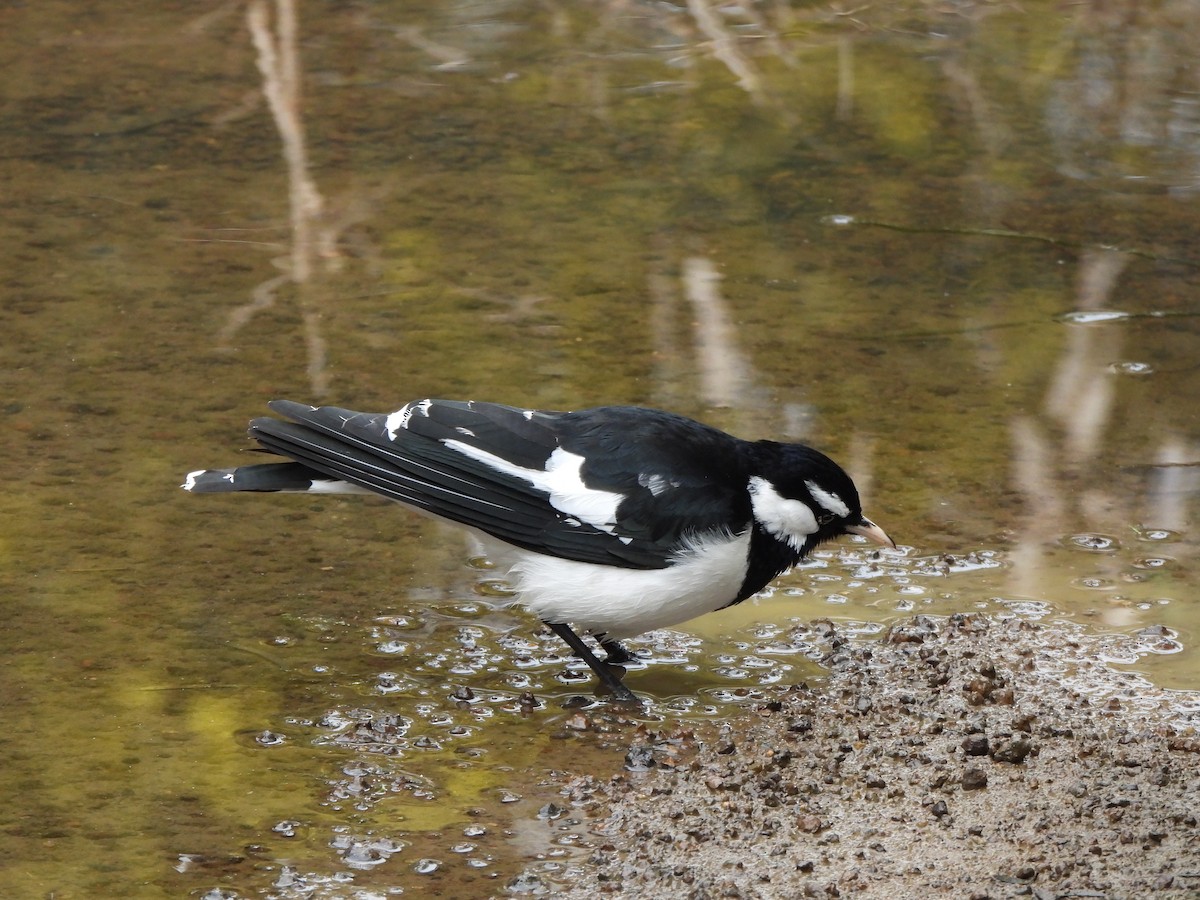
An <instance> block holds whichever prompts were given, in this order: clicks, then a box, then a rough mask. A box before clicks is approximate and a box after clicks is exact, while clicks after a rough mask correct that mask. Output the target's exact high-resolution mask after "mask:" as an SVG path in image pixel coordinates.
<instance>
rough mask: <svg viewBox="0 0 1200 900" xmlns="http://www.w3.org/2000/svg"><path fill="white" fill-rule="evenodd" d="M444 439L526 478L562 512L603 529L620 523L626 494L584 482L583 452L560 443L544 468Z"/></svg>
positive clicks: (507, 472) (499, 469)
mask: <svg viewBox="0 0 1200 900" xmlns="http://www.w3.org/2000/svg"><path fill="white" fill-rule="evenodd" d="M442 443H443V444H445V445H446V446H447V447H449V448H450V449H452V450H457V451H458V452H459V453H461V454H463V455H464V456H469V457H471V458H472V459H476V460H479V462H481V463H484V464H485V465H488V466H491V467H492V468H493V469H495V470H496V471H497V472H503V473H504V474H505V475H513V476H515V477H517V478H523V479H525V480H526V481H528V482H529V483H530V484H532V485H533V486H534V487H535V488H537V489H538V490H540V491H545V492H546V493H547V494H549V495H550V498H549V499H550V505H551V506H553V507H554V508H555V509H557V510H558V511H559V512H561V513H565V514H567V515H568V516H572V517H574V518H576V519H579V520H580V521H582V522H586V523H587V524H589V525H591V526H593V527H594V528H599V529H600V530H601V531H607V532H608V533H609V534H612V533H613V529H614V528H615V527H616V524H617V507H618V506H619V505H620V503H621V501H622V500H624V499H625V495H624V494H618V493H615V492H613V491H598V490H596V489H595V488H590V487H588V486H587V485H586V484H584V483H583V477H582V476H581V475H580V472H579V470H580V467H582V466H583V461H584V460H583V457H582V456H579V455H578V454H576V453H569V452H567V451H566V450H564V449H563V448H562V447H559V448H558V449H556V450H555V451H554V452H553V453H551V454H550V458H549V459H548V460H546V468H545V470H544V471H543V470H541V469H527V468H525V467H524V466H518V465H516V464H514V463H511V462H509V461H508V460H506V459H504V458H502V457H499V456H497V455H496V454H494V453H488V452H487V451H486V450H480V449H479V448H478V447H472V446H471V445H470V444H465V443H463V442H462V441H454V440H444V441H442Z"/></svg>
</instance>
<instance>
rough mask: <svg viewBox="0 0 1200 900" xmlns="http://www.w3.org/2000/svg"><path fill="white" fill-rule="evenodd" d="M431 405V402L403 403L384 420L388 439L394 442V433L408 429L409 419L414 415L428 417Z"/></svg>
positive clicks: (415, 401)
mask: <svg viewBox="0 0 1200 900" xmlns="http://www.w3.org/2000/svg"><path fill="white" fill-rule="evenodd" d="M432 405H433V401H432V400H414V401H413V402H412V403H405V404H404V405H403V406H402V407H400V408H399V409H398V410H396V411H395V412H394V413H392V414H391V415H389V416H388V417H387V419H386V420H385V422H384V425H385V426H386V427H387V433H388V437H389V438H391V439H392V440H393V441H394V440H395V439H396V432H397V431H399V430H400V429H401V428H407V427H408V420H409V419H411V418H412V417H413V416H414V415H420V416H428V415H429V407H431V406H432Z"/></svg>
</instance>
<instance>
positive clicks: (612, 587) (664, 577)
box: [489, 530, 750, 639]
mask: <svg viewBox="0 0 1200 900" xmlns="http://www.w3.org/2000/svg"><path fill="white" fill-rule="evenodd" d="M489 545H490V546H489V550H492V549H493V548H494V549H495V552H494V553H489V555H491V556H492V557H493V559H494V560H495V561H496V562H497V563H498V564H499V565H501V566H506V565H507V566H508V576H507V579H506V580H507V581H508V583H509V584H510V585H512V587H513V589H514V590H516V591H517V592H518V593H519V597H518V602H519V603H520V604H521V605H522V606H524V607H525V608H526V609H528V610H529V611H530V612H532V613H533V614H534V615H536V616H538V617H540V618H542V619H544V620H546V621H548V622H566V623H569V624H571V625H573V626H574V627H575V628H576V629H579V630H581V631H586V632H591V633H593V634H605V635H608V636H610V637H612V638H617V639H619V638H624V637H632V636H634V635H638V634H641V633H643V632H646V631H652V630H654V629H655V628H669V627H670V626H672V625H678V624H679V623H680V622H686V621H687V620H688V619H694V618H695V617H696V616H699V615H703V614H704V613H707V612H712V611H713V610H715V609H720V608H721V607H722V606H725V605H727V604H729V603H730V602H731V601H732V600H733V599H734V598H735V597H736V596H737V594H738V591H739V590H740V589H741V586H742V582H743V581H744V579H745V577H746V555H747V551H748V550H749V547H750V532H749V531H748V530H747V532H746V533H745V534H743V535H740V536H737V537H729V536H721V537H718V536H711V537H709V538H706V539H703V540H696V541H694V542H693V543H692V544H691V545H690V546H689V548H688V549H687V550H686V551H684V552H683V553H682V554H681V555H680V559H679V561H678V562H676V563H675V564H674V565H671V566H668V567H667V568H665V569H622V568H618V567H616V566H599V565H594V564H592V563H583V562H576V561H574V560H568V559H558V558H556V557H549V556H538V555H535V554H532V553H526V552H523V551H514V550H513V548H511V547H495V545H494V542H489Z"/></svg>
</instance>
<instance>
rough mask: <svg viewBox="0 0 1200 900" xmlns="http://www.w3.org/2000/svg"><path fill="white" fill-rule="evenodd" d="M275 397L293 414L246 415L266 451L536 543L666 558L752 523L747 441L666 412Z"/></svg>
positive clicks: (594, 553) (626, 559)
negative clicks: (344, 404) (356, 407)
mask: <svg viewBox="0 0 1200 900" xmlns="http://www.w3.org/2000/svg"><path fill="white" fill-rule="evenodd" d="M270 406H271V409H272V410H274V411H275V412H277V413H280V414H282V415H285V416H287V417H288V418H290V419H292V420H293V421H291V422H284V421H280V420H278V419H270V418H261V419H255V420H254V421H253V422H251V424H250V434H251V436H252V437H253V438H254V439H255V440H257V441H258V442H259V443H260V444H262V446H263V447H264V448H265V449H267V450H270V451H271V452H274V453H278V454H281V455H283V456H288V457H290V458H292V459H295V460H297V461H299V462H301V463H303V464H304V465H305V466H307V467H309V468H311V469H313V470H316V471H317V472H322V473H325V474H327V475H330V476H332V477H334V478H338V479H341V480H343V481H346V482H349V483H350V484H355V485H359V486H361V487H364V488H367V489H369V490H371V491H374V492H376V493H379V494H382V495H384V496H387V497H391V498H392V499H395V500H399V501H400V502H402V503H405V504H408V505H410V506H413V507H416V508H418V509H422V510H425V511H428V512H430V513H433V514H435V515H438V516H441V517H444V518H447V519H451V520H453V521H456V522H459V523H461V524H463V525H468V526H470V527H473V528H477V529H479V530H481V531H483V532H486V533H487V534H490V535H492V536H493V537H496V538H499V539H500V540H502V541H505V542H506V543H509V544H512V545H514V546H517V547H522V548H525V549H528V550H534V551H536V552H540V553H547V554H550V555H553V556H558V557H562V558H565V559H573V560H579V561H581V562H590V563H598V564H602V565H619V566H626V567H633V568H647V569H651V568H663V567H665V566H667V565H670V564H671V562H672V561H673V559H674V558H675V555H676V553H677V552H678V551H679V550H680V549H681V548H682V547H684V546H685V545H686V543H687V541H688V540H689V539H690V538H693V537H698V536H703V535H708V534H712V533H716V532H728V531H731V530H732V531H735V532H741V531H742V530H743V529H744V528H745V527H748V526H749V522H750V505H749V497H748V495H747V493H746V491H745V489H744V485H745V478H744V477H741V474H740V473H741V468H742V463H741V452H740V446H741V442H740V441H737V440H736V439H735V438H732V437H730V436H728V435H725V434H723V433H722V432H719V431H716V430H715V429H711V428H708V427H707V426H704V425H701V424H699V423H697V422H693V421H692V420H690V419H685V418H683V417H681V416H674V415H671V414H669V413H663V412H659V411H656V410H647V409H640V408H636V407H609V408H602V409H594V410H585V411H582V412H575V413H556V412H541V411H535V410H522V409H516V408H513V407H508V406H501V405H498V404H492V403H476V402H459V401H445V400H421V401H416V402H414V403H410V404H408V405H407V406H405V407H403V408H402V409H400V410H398V411H397V412H394V413H391V414H384V413H359V412H353V411H351V410H347V409H339V408H337V407H320V408H314V407H311V406H307V405H304V404H299V403H293V402H291V401H287V400H277V401H274V402H272V403H271V404H270ZM739 484H740V489H739ZM731 526H732V527H731Z"/></svg>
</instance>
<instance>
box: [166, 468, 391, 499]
mask: <svg viewBox="0 0 1200 900" xmlns="http://www.w3.org/2000/svg"><path fill="white" fill-rule="evenodd" d="M180 487H182V488H183V489H184V490H185V491H191V492H192V493H193V494H224V493H229V492H231V491H286V492H293V493H308V494H367V493H371V492H370V491H367V490H365V489H364V488H360V487H358V486H357V485H353V484H347V483H346V482H344V481H338V480H336V479H333V478H330V477H329V476H328V475H325V474H323V473H321V472H318V471H317V470H316V469H310V468H309V467H308V466H306V465H303V464H302V463H296V462H290V463H264V464H262V465H256V466H238V467H237V468H235V469H199V470H197V471H195V472H188V474H187V477H186V478H185V479H184V482H183V484H181V485H180Z"/></svg>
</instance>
